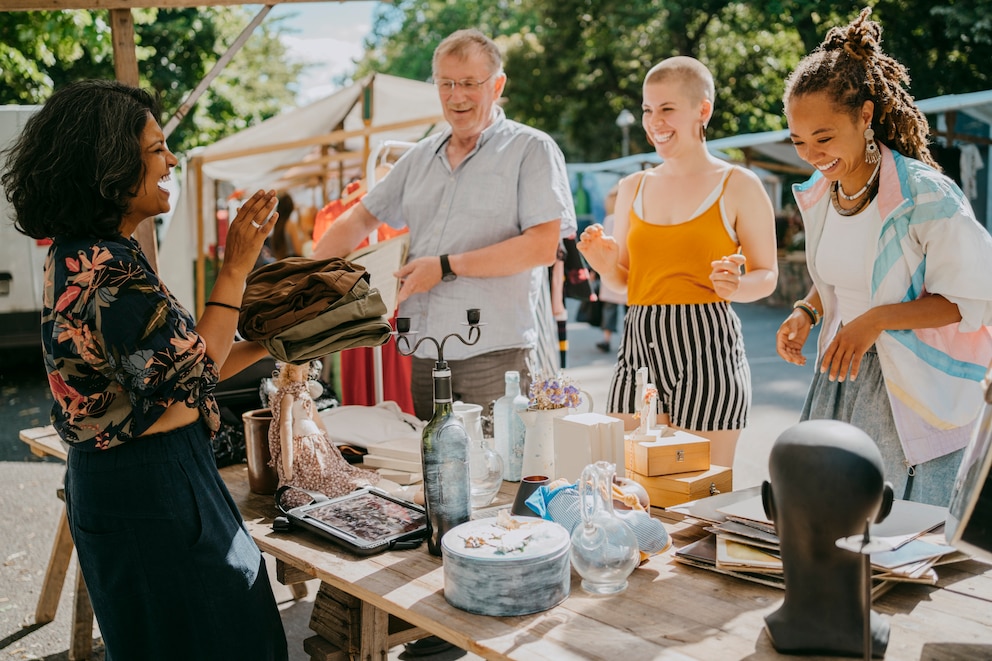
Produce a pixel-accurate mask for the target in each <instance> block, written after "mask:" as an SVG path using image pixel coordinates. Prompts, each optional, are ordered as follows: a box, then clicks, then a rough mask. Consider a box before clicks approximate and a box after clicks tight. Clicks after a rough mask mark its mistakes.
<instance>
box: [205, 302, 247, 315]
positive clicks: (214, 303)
mask: <svg viewBox="0 0 992 661" xmlns="http://www.w3.org/2000/svg"><path fill="white" fill-rule="evenodd" d="M204 305H216V306H217V307H219V308H227V309H228V310H234V311H235V312H241V308H240V307H239V306H237V305H231V304H230V303H221V302H220V301H207V302H206V303H204Z"/></svg>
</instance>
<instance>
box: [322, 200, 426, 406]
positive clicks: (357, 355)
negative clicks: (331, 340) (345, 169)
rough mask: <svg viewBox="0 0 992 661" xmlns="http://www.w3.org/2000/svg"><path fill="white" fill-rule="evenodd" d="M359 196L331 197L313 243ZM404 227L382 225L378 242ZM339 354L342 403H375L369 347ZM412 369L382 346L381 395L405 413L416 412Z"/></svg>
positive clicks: (390, 344)
mask: <svg viewBox="0 0 992 661" xmlns="http://www.w3.org/2000/svg"><path fill="white" fill-rule="evenodd" d="M358 186H359V183H358V182H352V183H350V184H348V185H347V186H346V187H345V189H344V195H348V194H349V193H352V192H354V191H355V190H357V189H358ZM360 199H361V197H356V198H355V199H353V200H351V201H350V202H349V203H348V204H347V205H345V204H344V203H342V202H341V200H340V199H338V200H331V201H330V202H328V203H327V204H326V205H325V206H324V208H323V209H321V210H320V211H318V212H317V217H316V218H314V223H313V242H314V245H316V244H317V241H318V240H319V239H320V237H321V235H323V233H324V232H326V231H327V228H328V227H330V226H331V223H333V222H334V221H335V220H337V218H338V217H339V216H340V215H341V214H343V213H344V212H345V211H347V210H348V209H349V208H351V207H352V206H354V205H355V204H358V202H359V200H360ZM407 231H408V230H407V228H405V227H404V228H403V229H393V228H392V227H390V226H388V225H386V224H381V225H379V230H378V232H377V238H378V240H379V241H385V240H386V239H391V238H393V237H394V236H398V235H400V234H403V233H404V232H407ZM368 243H369V240H368V238H366V239H365V240H364V241H362V242H361V243H360V244H359V245H358V246H356V247H355V250H358V249H359V248H364V247H365V246H367V245H368ZM340 355H341V403H342V404H345V405H356V406H375V404H376V401H375V369H374V368H375V363H374V361H373V360H372V347H359V348H357V349H345V350H344V351H342V352H340ZM412 372H413V359H412V358H411V357H409V356H401V355H400V353H399V352H398V351H397V350H396V343H395V342H387V343H386V344H384V345H382V396H383V399H385V400H392V401H394V402H396V404H397V405H398V406H399V407H400V409H401V410H402V411H403V412H404V413H409V414H410V415H416V414H415V413H414V410H413V395H411V394H410V379H411V374H412Z"/></svg>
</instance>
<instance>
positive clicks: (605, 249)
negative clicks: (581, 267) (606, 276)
mask: <svg viewBox="0 0 992 661" xmlns="http://www.w3.org/2000/svg"><path fill="white" fill-rule="evenodd" d="M575 245H576V247H577V248H578V249H579V252H581V253H582V256H583V257H585V258H586V261H587V262H589V266H591V267H592V270H593V271H596V272H598V273H603V272H605V271H606V270H607V269H609V268H611V267H613V266H614V265H616V263H617V260H618V259H619V257H620V246H619V244H617V242H616V239H614V238H613V237H612V236H608V235H607V234H604V233H603V226H602V225H600V224H599V223H594V224H592V225H590V226H589V227H587V228H585V229H584V230H583V231H582V235H581V236H580V237H579V242H578V243H577V244H575Z"/></svg>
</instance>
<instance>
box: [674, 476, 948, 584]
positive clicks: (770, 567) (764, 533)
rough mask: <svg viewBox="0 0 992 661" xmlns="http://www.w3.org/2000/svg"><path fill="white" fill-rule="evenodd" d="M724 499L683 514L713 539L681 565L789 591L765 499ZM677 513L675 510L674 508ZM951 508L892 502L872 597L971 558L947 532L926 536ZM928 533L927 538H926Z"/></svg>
mask: <svg viewBox="0 0 992 661" xmlns="http://www.w3.org/2000/svg"><path fill="white" fill-rule="evenodd" d="M727 495H728V494H722V496H724V498H723V499H722V502H721V503H720V505H719V507H716V508H713V507H709V506H707V505H706V504H702V505H699V506H697V504H699V503H703V501H705V500H707V499H701V500H699V501H696V502H695V503H687V504H686V505H685V506H683V507H682V508H681V509H680V511H682V512H683V513H686V514H689V515H690V516H695V517H696V518H700V519H703V520H705V521H708V522H709V525H708V526H706V528H705V529H706V530H707V531H708V532H709V533H710V535H708V536H706V537H704V538H703V539H701V540H699V541H697V542H695V543H693V544H689V545H687V546H685V547H683V548H682V549H679V550H678V551H676V553H675V557H676V559H677V560H678V561H680V562H683V563H685V564H689V565H692V566H696V567H702V568H704V569H709V570H712V571H717V572H720V573H724V574H729V575H732V576H738V577H739V578H744V579H746V580H750V581H754V582H758V583H763V584H765V585H772V586H775V587H783V588H784V587H785V583H784V581H783V579H782V559H781V555H780V553H779V540H778V536H777V535H776V533H775V526H774V524H773V523H772V521H770V520H769V519H768V518H767V517H766V516H765V513H764V508H763V506H762V504H761V497H760V496H753V495H748V496H747V497H744V498H741V499H737V500H734V499H732V498H727V497H726V496H727ZM669 509H674V508H669ZM946 517H947V509H946V508H943V507H935V506H933V505H925V504H922V503H915V502H910V501H905V500H897V501H895V502H894V503H893V506H892V511H891V513H890V514H889V516H888V517H887V518H886V519H885V521H883V522H882V523H879V524H875V525H873V526H872V527H871V536H872V540H873V541H882V542H884V543H885V544H886V545H887V546H888V548H889V549H891V550H888V551H884V552H879V553H873V554H871V565H872V575H873V579H874V580H873V590H872V591H873V593H874V594H880V593H881V592H882V591H884V590H886V589H888V588H889V587H891V586H892V584H894V583H896V582H922V583H928V584H935V583H936V582H937V573H936V571H935V570H934V567H935V566H937V565H939V564H945V563H948V562H955V561H957V560H961V559H964V558H965V557H966V556H964V554H961V553H959V552H958V551H956V550H955V549H954V548H953V547H951V546H948V545H946V544H944V543H943V535H942V534H939V533H938V534H931V535H927V533H930V532H931V531H933V530H934V529H936V528H938V527H939V526H941V525H942V524H943V523H944V520H945V519H946ZM924 535H926V538H923V536H924Z"/></svg>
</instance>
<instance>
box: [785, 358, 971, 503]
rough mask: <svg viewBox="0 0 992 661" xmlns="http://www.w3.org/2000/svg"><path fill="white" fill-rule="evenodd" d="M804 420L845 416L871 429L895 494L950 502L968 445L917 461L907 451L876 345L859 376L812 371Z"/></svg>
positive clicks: (855, 424) (863, 428) (862, 427)
mask: <svg viewBox="0 0 992 661" xmlns="http://www.w3.org/2000/svg"><path fill="white" fill-rule="evenodd" d="M801 419H802V420H841V421H843V422H848V423H850V424H852V425H854V426H855V427H859V428H860V429H861V430H862V431H864V432H865V433H866V434H868V435H869V436H870V437H871V438H872V439H873V440H874V441H875V444H876V445H877V446H878V449H879V451H880V452H881V453H882V466H883V468H884V471H885V479H886V480H888V481H889V482H891V483H892V489H893V492H894V493H895V497H896V498H901V499H904V500H913V501H917V502H921V503H928V504H930V505H939V506H941V507H947V506H948V505H949V504H950V502H951V492H952V490H953V488H954V480H955V478H956V476H957V472H958V467H959V466H960V465H961V458H962V456H963V455H964V450H957V451H956V452H952V453H950V454H947V455H944V456H943V457H937V458H936V459H932V460H930V461H927V462H925V463H922V464H917V465H916V466H910V465H909V464H908V463H907V462H906V453H905V452H904V451H903V449H902V442H901V441H900V440H899V432H898V431H897V430H896V423H895V420H894V419H893V417H892V404H890V403H889V393H888V391H887V390H886V388H885V379H884V377H883V376H882V366H881V363H879V360H878V354H877V353H876V351H875V349H874V348H872V349H869V350H868V351H867V352H866V353H865V355H864V356H863V357H862V359H861V368H860V369H859V371H858V378H857V379H856V380H855V381H851V380H850V379H849V378H845V380H844V381H831V380H830V379H829V377H828V376H827V375H826V374H821V373H820V370H819V369H817V370H816V372H815V375H814V376H813V383H812V385H811V386H810V390H809V395H808V396H807V398H806V405H805V407H804V408H803V412H802V416H801Z"/></svg>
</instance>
